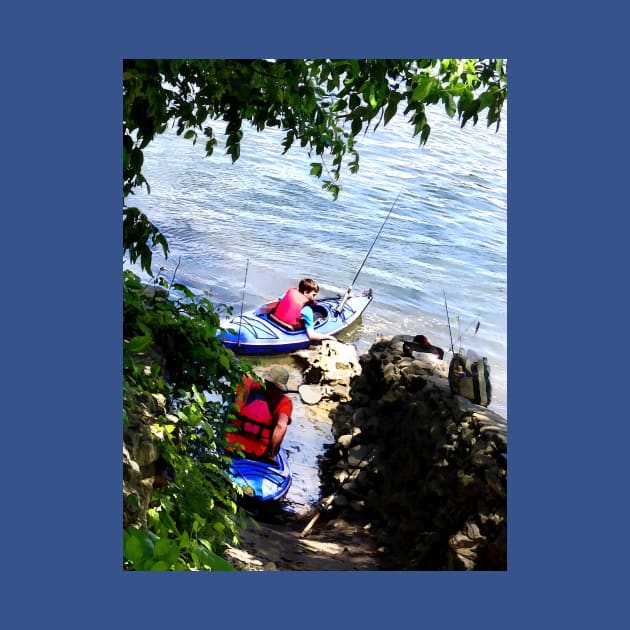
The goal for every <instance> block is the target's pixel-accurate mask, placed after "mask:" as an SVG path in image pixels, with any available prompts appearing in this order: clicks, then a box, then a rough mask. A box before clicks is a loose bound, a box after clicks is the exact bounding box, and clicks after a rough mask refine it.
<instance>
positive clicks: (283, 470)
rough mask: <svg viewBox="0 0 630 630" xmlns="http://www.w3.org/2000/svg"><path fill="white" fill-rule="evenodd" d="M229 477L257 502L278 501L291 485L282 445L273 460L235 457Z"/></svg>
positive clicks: (289, 471) (247, 495) (289, 470)
mask: <svg viewBox="0 0 630 630" xmlns="http://www.w3.org/2000/svg"><path fill="white" fill-rule="evenodd" d="M230 477H231V478H232V480H233V481H234V483H236V484H237V485H238V486H240V487H241V488H242V490H243V494H244V495H245V496H246V497H248V498H250V499H254V500H255V501H258V502H272V501H280V500H281V499H283V498H284V497H285V495H286V493H287V492H288V491H289V487H290V486H291V469H290V468H289V462H288V460H287V454H286V452H285V451H284V449H283V448H282V447H280V450H279V451H278V455H276V458H275V460H274V461H262V460H256V459H247V458H245V457H235V458H234V459H233V460H232V464H231V466H230Z"/></svg>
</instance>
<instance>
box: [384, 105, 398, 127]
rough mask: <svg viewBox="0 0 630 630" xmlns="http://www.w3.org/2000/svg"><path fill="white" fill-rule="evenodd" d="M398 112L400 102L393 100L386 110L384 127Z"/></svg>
mask: <svg viewBox="0 0 630 630" xmlns="http://www.w3.org/2000/svg"><path fill="white" fill-rule="evenodd" d="M397 110H398V101H397V100H391V101H390V102H389V104H388V105H387V107H386V108H385V114H384V115H383V125H386V124H387V123H388V122H389V121H390V120H391V119H392V118H393V117H394V116H395V115H396V111H397Z"/></svg>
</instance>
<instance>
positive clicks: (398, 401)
mask: <svg viewBox="0 0 630 630" xmlns="http://www.w3.org/2000/svg"><path fill="white" fill-rule="evenodd" d="M405 341H411V338H409V337H406V336H395V337H392V338H389V339H383V340H380V341H378V342H376V343H375V344H374V345H373V346H372V347H371V348H370V350H369V351H368V352H367V353H366V354H365V355H363V356H361V357H352V356H351V352H350V351H349V347H348V346H343V345H342V344H338V343H336V342H324V343H323V344H322V346H320V347H319V348H318V349H317V351H316V354H315V355H314V356H312V357H310V359H309V363H310V365H309V366H308V367H307V368H306V369H305V372H304V378H305V381H307V382H313V381H317V382H320V384H321V385H322V387H323V388H324V389H325V391H327V392H328V396H327V397H326V398H325V400H324V401H323V404H324V405H328V406H329V407H330V409H329V412H328V413H329V415H330V418H331V421H332V429H333V435H334V437H335V443H334V444H333V445H332V446H331V447H330V448H329V449H328V450H327V452H326V453H325V456H324V458H323V461H322V467H321V473H320V474H321V479H322V487H323V489H324V492H323V494H324V496H325V499H324V504H327V505H330V512H331V513H332V514H335V515H336V516H337V517H342V518H343V519H345V520H346V521H348V522H356V523H360V524H361V525H362V526H363V527H367V528H369V529H370V531H371V532H372V534H373V536H374V537H375V540H376V542H377V545H378V547H379V549H380V551H381V553H380V554H379V563H380V567H381V568H382V569H391V570H505V569H507V519H506V511H507V424H506V421H505V419H504V418H502V417H501V416H499V415H498V414H496V413H494V412H493V411H491V410H490V409H487V408H485V407H480V406H478V405H475V404H473V403H471V402H470V401H468V400H467V399H465V398H463V397H461V396H457V395H453V394H451V391H450V388H449V384H448V380H447V375H448V366H447V364H446V363H445V362H444V361H440V360H437V359H436V358H435V357H434V356H433V355H428V354H424V353H422V354H418V355H416V356H405V352H404V348H403V344H404V342H405Z"/></svg>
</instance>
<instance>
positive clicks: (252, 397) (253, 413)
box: [226, 376, 291, 457]
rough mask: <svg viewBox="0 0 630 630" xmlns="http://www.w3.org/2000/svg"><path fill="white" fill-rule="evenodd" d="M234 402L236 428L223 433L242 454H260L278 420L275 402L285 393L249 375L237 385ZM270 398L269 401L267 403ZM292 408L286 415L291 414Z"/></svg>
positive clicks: (264, 452) (279, 401) (265, 448)
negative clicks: (236, 410) (235, 407)
mask: <svg viewBox="0 0 630 630" xmlns="http://www.w3.org/2000/svg"><path fill="white" fill-rule="evenodd" d="M236 391H237V397H236V401H235V402H236V405H237V406H238V408H239V411H238V415H237V417H236V418H235V419H234V420H233V423H234V425H235V426H236V427H237V429H238V431H231V432H228V433H226V438H227V441H228V443H230V444H235V445H236V444H238V445H239V446H238V447H237V448H240V449H242V450H243V451H244V452H245V455H249V456H254V457H263V456H264V455H265V454H266V453H267V448H268V447H269V443H270V441H271V435H272V433H273V430H274V429H275V426H276V422H277V413H278V405H279V404H280V403H281V401H282V399H283V398H284V395H283V394H282V392H281V391H280V390H278V389H277V388H276V387H274V386H273V385H272V384H267V387H266V389H264V388H263V384H262V383H260V382H258V381H254V380H253V379H252V378H250V377H249V376H246V377H245V378H244V379H243V386H241V385H239V386H238V387H237V390H236ZM268 401H269V402H268ZM290 413H291V411H290V410H289V413H288V414H287V415H290Z"/></svg>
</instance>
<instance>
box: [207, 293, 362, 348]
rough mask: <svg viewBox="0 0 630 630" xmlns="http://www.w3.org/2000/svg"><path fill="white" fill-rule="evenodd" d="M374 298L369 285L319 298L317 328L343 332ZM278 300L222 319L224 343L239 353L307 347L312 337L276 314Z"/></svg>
mask: <svg viewBox="0 0 630 630" xmlns="http://www.w3.org/2000/svg"><path fill="white" fill-rule="evenodd" d="M372 299H373V295H372V290H371V289H369V290H368V291H365V292H364V293H362V294H360V295H353V296H349V297H348V296H341V295H339V296H337V297H327V298H323V299H321V300H317V302H316V303H315V304H314V305H313V306H312V308H313V314H314V316H315V318H314V323H315V330H316V331H317V332H318V333H320V334H323V335H333V336H337V335H339V334H340V333H342V332H343V331H344V330H346V329H347V328H348V327H349V326H351V325H352V324H353V323H354V322H356V321H357V320H358V319H359V318H360V317H361V315H362V314H363V311H365V309H366V308H367V307H368V305H369V304H370V302H371V301H372ZM276 304H277V302H271V303H269V304H265V305H263V306H261V307H260V308H258V309H256V310H254V311H250V312H248V313H243V314H242V315H237V316H234V317H232V318H231V319H228V320H225V321H223V322H221V328H222V331H221V333H220V335H219V337H220V338H221V341H222V342H223V344H224V345H225V346H227V347H228V348H230V349H231V350H233V351H234V352H235V353H236V354H277V353H287V352H293V351H295V350H300V349H301V348H307V347H308V345H309V344H310V341H309V338H308V336H307V334H306V331H305V330H304V329H297V330H294V329H292V327H290V326H287V325H286V324H283V322H281V321H279V320H277V319H275V318H274V316H273V313H272V311H273V307H274V306H275V305H276ZM339 309H340V310H339Z"/></svg>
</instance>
